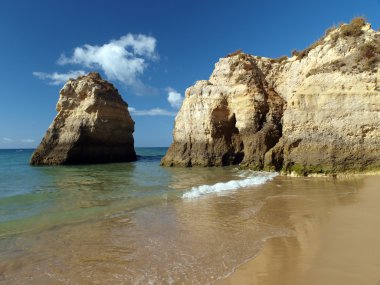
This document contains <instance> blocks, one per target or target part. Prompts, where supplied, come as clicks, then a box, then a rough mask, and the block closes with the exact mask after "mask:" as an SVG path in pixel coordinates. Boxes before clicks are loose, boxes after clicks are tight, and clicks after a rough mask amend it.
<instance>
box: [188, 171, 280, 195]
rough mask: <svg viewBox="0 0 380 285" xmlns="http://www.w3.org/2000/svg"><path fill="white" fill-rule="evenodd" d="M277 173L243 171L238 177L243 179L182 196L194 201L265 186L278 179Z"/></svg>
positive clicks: (204, 187) (193, 188)
mask: <svg viewBox="0 0 380 285" xmlns="http://www.w3.org/2000/svg"><path fill="white" fill-rule="evenodd" d="M277 175H278V173H276V172H258V171H249V170H246V171H242V172H240V173H239V174H238V175H237V176H238V177H242V179H238V180H230V181H227V182H219V183H216V184H213V185H200V186H195V187H192V188H191V190H190V191H188V192H185V193H184V194H183V195H182V198H183V199H194V198H198V197H200V196H202V195H206V194H212V193H220V192H223V191H231V190H236V189H239V188H245V187H249V186H254V185H260V184H264V183H265V182H267V181H269V180H271V179H273V178H274V177H276V176H277Z"/></svg>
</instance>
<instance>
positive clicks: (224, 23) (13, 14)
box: [0, 0, 380, 148]
mask: <svg viewBox="0 0 380 285" xmlns="http://www.w3.org/2000/svg"><path fill="white" fill-rule="evenodd" d="M379 12H380V1H379V0H344V1H340V0H339V1H331V0H330V1H324V0H319V1H292V0H288V1H274V0H266V1H243V0H235V1H221V0H203V1H200V0H192V1H181V0H173V1H169V0H160V1H157V0H150V1H147V0H139V1H121V0H108V1H99V0H92V1H84V0H76V1H69V0H66V1H58V0H56V1H54V0H49V1H48V0H45V1H42V0H40V1H38V0H36V1H29V0H25V1H17V0H15V1H1V2H0V39H1V41H0V78H1V81H0V82H1V88H0V148H22V147H25V148H29V147H35V146H36V145H38V143H39V142H40V140H41V139H42V137H43V135H44V134H45V131H46V129H47V128H48V126H49V125H50V123H51V122H52V120H53V118H54V116H55V115H56V111H55V104H56V102H57V100H58V96H59V90H60V88H61V87H62V86H63V83H62V79H65V77H66V76H67V74H68V73H69V72H74V73H75V72H80V71H85V72H87V71H91V70H95V71H98V72H100V73H101V74H102V76H103V77H104V78H106V79H108V80H110V81H111V82H112V83H114V84H115V85H116V87H117V88H118V89H119V92H120V93H121V94H122V96H123V98H124V99H125V100H126V101H127V102H128V104H129V106H130V107H132V108H134V112H132V117H133V119H134V120H135V122H136V125H135V128H136V131H135V134H134V136H135V145H136V146H168V145H169V144H170V143H171V141H172V129H173V124H174V118H175V117H174V114H175V113H176V112H177V111H178V103H180V100H181V98H182V97H183V94H184V92H185V90H186V88H187V87H189V86H191V85H192V84H194V82H195V81H196V80H200V79H207V78H208V77H209V75H210V73H211V72H212V70H213V67H214V64H215V62H217V61H218V59H219V58H220V57H223V56H225V55H226V54H228V53H230V52H232V51H235V50H237V49H243V50H244V51H245V52H248V53H252V54H255V55H261V56H268V57H278V56H281V55H289V54H290V51H291V50H293V49H303V48H305V47H307V46H308V45H310V44H311V43H312V42H313V41H315V40H317V39H318V38H319V37H320V36H321V35H323V33H324V30H325V29H327V28H328V27H330V26H332V25H334V24H339V23H340V22H348V21H349V20H350V19H352V18H353V17H355V16H361V15H364V16H365V17H367V19H368V20H369V22H371V23H372V26H373V28H375V29H378V28H379V26H380V17H379ZM138 35H140V36H138ZM115 51H116V53H113V52H115ZM120 52H121V53H120ZM124 65H125V68H124ZM54 73H56V74H55V75H54ZM52 83H55V84H52ZM169 93H171V95H170V99H171V100H168V96H169Z"/></svg>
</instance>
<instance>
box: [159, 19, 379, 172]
mask: <svg viewBox="0 0 380 285" xmlns="http://www.w3.org/2000/svg"><path fill="white" fill-rule="evenodd" d="M379 61H380V33H379V32H376V31H374V30H372V29H371V27H370V25H369V24H367V23H365V22H364V21H362V20H361V19H355V20H353V22H351V24H348V25H342V26H340V27H339V28H336V29H333V30H330V31H329V32H327V33H326V35H325V36H324V37H323V38H322V39H320V40H319V41H318V42H316V43H314V44H313V45H312V46H310V47H309V48H308V49H306V50H304V51H302V52H294V53H293V56H292V57H291V58H287V57H282V58H279V59H269V58H264V57H257V56H252V55H248V54H244V53H242V52H236V53H234V54H231V55H229V56H227V57H226V58H222V59H220V60H219V62H218V63H217V64H216V65H215V69H214V71H213V73H212V75H211V77H210V79H209V80H202V81H198V82H196V84H195V85H194V86H192V87H190V88H188V89H187V90H186V96H185V100H184V102H183V105H182V107H181V109H180V111H179V113H178V115H177V117H176V120H175V126H174V131H173V138H174V142H173V144H172V145H171V146H170V148H169V150H168V152H167V154H166V155H165V157H164V158H163V159H162V165H167V166H176V165H180V166H194V165H199V166H223V165H231V164H240V165H243V166H247V167H251V168H254V169H258V170H261V169H266V170H277V171H283V172H285V173H291V172H296V173H299V174H304V175H306V174H310V173H315V172H317V173H337V172H345V171H362V170H369V169H374V168H380V85H379V82H380V70H379V68H378V67H379Z"/></svg>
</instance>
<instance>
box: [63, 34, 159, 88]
mask: <svg viewBox="0 0 380 285" xmlns="http://www.w3.org/2000/svg"><path fill="white" fill-rule="evenodd" d="M155 48H156V39H155V38H153V37H150V36H145V35H142V34H140V35H132V34H127V35H124V36H122V37H121V38H120V39H118V40H111V41H110V42H109V43H107V44H104V45H101V46H97V45H89V44H86V45H84V46H80V47H76V48H75V49H74V52H73V54H72V55H71V56H70V57H66V56H65V55H61V57H60V58H59V60H58V64H60V65H66V64H78V65H81V66H84V67H86V68H89V69H96V68H100V69H101V70H102V71H103V72H104V73H105V75H106V76H107V78H108V79H110V80H118V81H120V82H121V83H123V84H125V85H126V86H133V85H135V84H136V83H138V82H139V81H138V77H139V76H140V75H142V74H143V72H144V70H145V68H146V67H147V60H154V59H156V58H157V55H156V53H155Z"/></svg>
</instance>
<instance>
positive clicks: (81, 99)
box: [30, 73, 136, 165]
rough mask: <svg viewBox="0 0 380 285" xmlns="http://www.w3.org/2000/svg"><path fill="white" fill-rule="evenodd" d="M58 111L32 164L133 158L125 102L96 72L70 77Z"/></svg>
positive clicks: (131, 122)
mask: <svg viewBox="0 0 380 285" xmlns="http://www.w3.org/2000/svg"><path fill="white" fill-rule="evenodd" d="M57 111H58V114H57V116H56V117H55V119H54V121H53V123H52V124H51V126H50V127H49V129H48V130H47V132H46V135H45V137H44V138H43V140H42V142H41V143H40V145H39V146H38V148H37V149H36V151H35V152H34V153H33V156H32V158H31V161H30V163H31V164H32V165H56V164H86V163H104V162H122V161H133V160H136V153H135V150H134V141H133V135H132V134H133V131H134V121H133V120H132V118H131V116H130V114H129V112H128V105H127V103H125V102H124V101H123V99H122V98H121V96H120V94H119V93H118V90H117V89H116V88H115V87H114V86H113V85H112V84H111V83H109V82H107V81H105V80H103V79H102V78H101V77H100V75H99V74H98V73H90V74H88V75H86V76H80V77H78V78H77V79H75V80H73V79H70V80H69V81H68V82H67V83H66V84H65V86H64V87H63V88H62V90H61V91H60V97H59V101H58V103H57Z"/></svg>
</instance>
